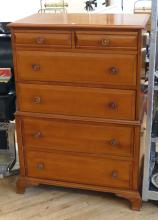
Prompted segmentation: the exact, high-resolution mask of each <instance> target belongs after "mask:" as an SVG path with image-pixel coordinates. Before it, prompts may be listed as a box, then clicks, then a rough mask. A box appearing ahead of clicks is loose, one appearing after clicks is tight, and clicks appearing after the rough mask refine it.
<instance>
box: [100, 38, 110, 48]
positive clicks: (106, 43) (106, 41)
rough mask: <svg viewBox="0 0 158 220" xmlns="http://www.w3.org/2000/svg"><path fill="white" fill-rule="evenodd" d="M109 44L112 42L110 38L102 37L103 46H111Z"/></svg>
mask: <svg viewBox="0 0 158 220" xmlns="http://www.w3.org/2000/svg"><path fill="white" fill-rule="evenodd" d="M109 44H110V40H109V39H102V40H101V45H102V46H103V47H106V46H109Z"/></svg>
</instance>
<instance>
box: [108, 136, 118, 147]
mask: <svg viewBox="0 0 158 220" xmlns="http://www.w3.org/2000/svg"><path fill="white" fill-rule="evenodd" d="M109 143H110V145H112V146H116V145H118V142H117V140H116V139H115V138H113V139H111V140H110V141H109Z"/></svg>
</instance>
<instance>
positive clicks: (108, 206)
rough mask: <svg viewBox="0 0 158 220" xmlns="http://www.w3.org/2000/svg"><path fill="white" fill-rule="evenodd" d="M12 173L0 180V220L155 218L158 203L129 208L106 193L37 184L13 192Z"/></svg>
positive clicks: (129, 219) (150, 219) (119, 199)
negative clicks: (135, 208) (23, 192)
mask: <svg viewBox="0 0 158 220" xmlns="http://www.w3.org/2000/svg"><path fill="white" fill-rule="evenodd" d="M15 181H16V177H9V178H5V179H2V180H0V220H158V203H156V202H155V203H151V202H149V203H143V207H142V211H140V212H138V211H132V210H130V209H129V204H128V202H127V201H126V200H124V199H121V198H117V197H115V196H114V195H111V194H108V193H96V192H89V191H82V190H71V189H65V188H59V187H58V188H57V187H52V186H38V187H32V188H29V189H27V190H26V193H25V194H24V195H18V194H16V193H15Z"/></svg>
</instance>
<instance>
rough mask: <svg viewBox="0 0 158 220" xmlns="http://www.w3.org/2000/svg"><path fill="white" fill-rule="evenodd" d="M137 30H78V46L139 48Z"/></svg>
mask: <svg viewBox="0 0 158 220" xmlns="http://www.w3.org/2000/svg"><path fill="white" fill-rule="evenodd" d="M137 40H138V34H137V33H136V32H129V33H128V32H83V31H78V32H76V48H85V49H86V48H87V49H102V50H105V49H108V48H110V49H119V48H124V49H128V50H136V49H137V44H138V43H137Z"/></svg>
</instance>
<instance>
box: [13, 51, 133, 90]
mask: <svg viewBox="0 0 158 220" xmlns="http://www.w3.org/2000/svg"><path fill="white" fill-rule="evenodd" d="M125 64H126V65H125ZM136 66H137V56H136V55H130V54H117V53H115V54H113V53H108V54H93V53H84V54H81V53H63V52H56V53H53V52H44V51H20V50H19V51H17V72H18V79H20V80H27V81H29V80H31V81H54V82H67V83H68V82H70V83H72V82H73V83H82V84H85V83H89V84H99V85H101V84H102V85H113V86H118V85H122V86H135V85H136ZM81 68H82V71H81Z"/></svg>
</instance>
